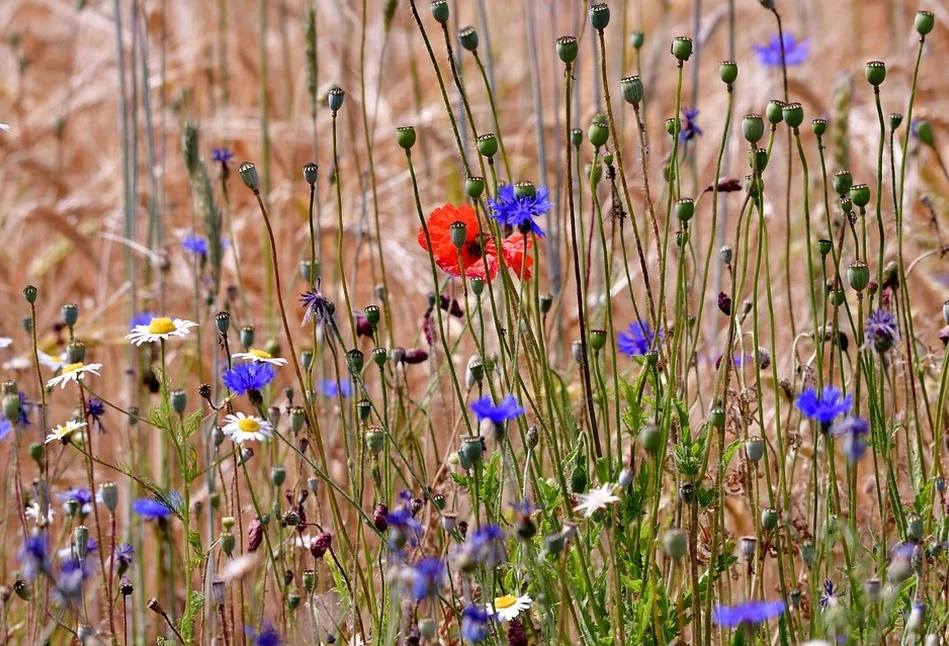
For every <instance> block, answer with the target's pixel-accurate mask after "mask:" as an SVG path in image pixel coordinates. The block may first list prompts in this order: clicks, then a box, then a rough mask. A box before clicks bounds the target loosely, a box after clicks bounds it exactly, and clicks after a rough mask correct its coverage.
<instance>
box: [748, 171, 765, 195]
mask: <svg viewBox="0 0 949 646" xmlns="http://www.w3.org/2000/svg"><path fill="white" fill-rule="evenodd" d="M744 183H745V190H746V191H747V192H748V194H749V195H751V199H753V200H755V201H757V200H759V199H761V194H762V193H763V192H764V180H763V179H761V177H752V176H751V175H745V181H744Z"/></svg>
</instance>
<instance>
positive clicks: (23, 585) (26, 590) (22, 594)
mask: <svg viewBox="0 0 949 646" xmlns="http://www.w3.org/2000/svg"><path fill="white" fill-rule="evenodd" d="M13 593H14V594H15V595H16V596H18V597H19V598H20V599H22V600H23V601H29V600H30V598H31V597H32V596H33V589H32V588H30V584H29V583H27V582H26V581H24V580H23V579H17V580H16V581H14V582H13Z"/></svg>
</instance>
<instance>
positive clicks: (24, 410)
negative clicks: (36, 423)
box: [17, 390, 33, 427]
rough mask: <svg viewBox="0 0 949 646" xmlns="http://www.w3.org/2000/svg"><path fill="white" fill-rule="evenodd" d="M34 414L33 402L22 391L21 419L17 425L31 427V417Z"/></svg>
mask: <svg viewBox="0 0 949 646" xmlns="http://www.w3.org/2000/svg"><path fill="white" fill-rule="evenodd" d="M32 413H33V402H31V401H30V398H29V397H27V396H26V393H25V392H23V391H22V390H21V391H20V418H19V419H18V420H17V424H18V425H20V426H21V427H24V426H30V415H31V414H32Z"/></svg>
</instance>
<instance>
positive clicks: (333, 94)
mask: <svg viewBox="0 0 949 646" xmlns="http://www.w3.org/2000/svg"><path fill="white" fill-rule="evenodd" d="M344 98H346V93H345V92H344V91H343V88H341V87H340V86H338V85H334V86H333V87H331V88H330V91H329V93H328V94H327V95H326V101H327V103H329V106H330V110H332V111H333V114H336V113H337V112H339V109H340V108H341V107H343V99H344Z"/></svg>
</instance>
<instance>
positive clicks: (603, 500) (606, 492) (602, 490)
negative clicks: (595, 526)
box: [573, 482, 619, 518]
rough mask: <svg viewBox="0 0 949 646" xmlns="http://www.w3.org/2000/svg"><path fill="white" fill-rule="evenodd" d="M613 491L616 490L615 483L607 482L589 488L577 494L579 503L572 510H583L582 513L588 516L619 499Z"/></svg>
mask: <svg viewBox="0 0 949 646" xmlns="http://www.w3.org/2000/svg"><path fill="white" fill-rule="evenodd" d="M614 491H616V485H615V484H613V483H611V482H608V483H606V484H605V485H602V486H600V487H597V488H596V489H591V490H590V492H589V493H585V494H583V493H581V494H577V498H578V499H579V500H580V504H578V505H577V506H576V507H574V508H573V510H574V511H575V512H583V515H584V516H586V517H587V518H589V517H590V516H592V515H593V514H595V513H596V512H598V511H600V510H601V509H606V507H607V505H610V504H612V503H614V502H618V501H619V496H617V495H614V493H613V492H614Z"/></svg>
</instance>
